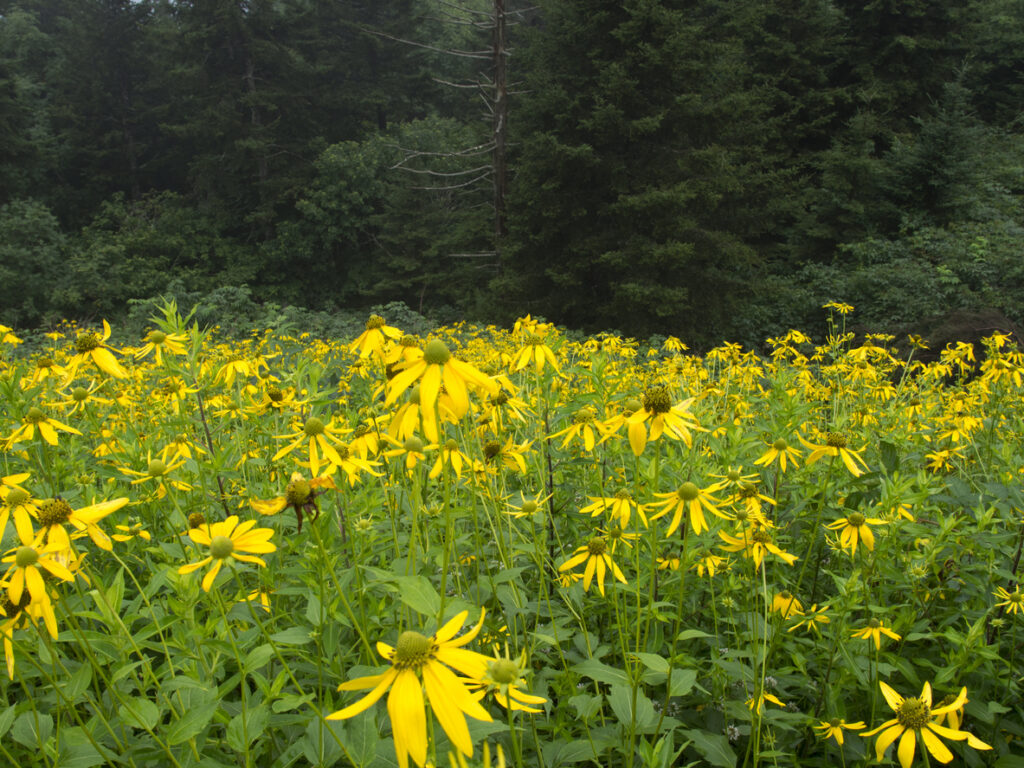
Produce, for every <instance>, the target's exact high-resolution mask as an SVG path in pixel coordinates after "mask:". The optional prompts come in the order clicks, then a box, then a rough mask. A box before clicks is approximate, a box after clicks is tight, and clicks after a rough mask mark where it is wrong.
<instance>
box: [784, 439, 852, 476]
mask: <svg viewBox="0 0 1024 768" xmlns="http://www.w3.org/2000/svg"><path fill="white" fill-rule="evenodd" d="M798 437H799V438H800V442H801V443H803V444H804V447H805V448H807V449H808V450H810V454H808V456H807V466H810V465H811V464H813V463H814V462H816V461H817V460H818V459H820V458H821V457H822V456H832V457H833V458H837V457H838V458H839V459H841V460H842V462H843V466H845V467H846V468H847V470H849V472H850V474H851V475H853V476H854V477H860V476H861V475H863V474H864V472H865V471H866V470H867V468H868V465H867V464H866V463H865V462H864V459H863V458H861V455H860V453H861V451H863V450H864V449H863V448H862V449H861V451H854V450H852V449H850V448H847V439H846V435H844V434H843V433H842V432H828V433H826V434H825V442H824V444H822V445H816V444H815V443H811V442H808V441H807V440H805V439H804V438H803V437H802V436H800V435H798Z"/></svg>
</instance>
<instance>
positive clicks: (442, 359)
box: [423, 339, 452, 365]
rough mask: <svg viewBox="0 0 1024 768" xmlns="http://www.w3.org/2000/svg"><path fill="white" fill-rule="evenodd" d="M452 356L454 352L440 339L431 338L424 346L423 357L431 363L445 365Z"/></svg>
mask: <svg viewBox="0 0 1024 768" xmlns="http://www.w3.org/2000/svg"><path fill="white" fill-rule="evenodd" d="M451 357H452V353H451V352H450V351H449V350H448V347H447V346H446V345H445V343H444V342H443V341H441V340H440V339H431V340H430V341H428V342H427V346H425V347H424V348H423V359H424V360H426V361H427V363H429V364H430V365H444V364H445V363H447V362H448V361H449V360H451Z"/></svg>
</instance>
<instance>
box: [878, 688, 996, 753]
mask: <svg viewBox="0 0 1024 768" xmlns="http://www.w3.org/2000/svg"><path fill="white" fill-rule="evenodd" d="M878 686H879V687H880V688H881V689H882V695H883V696H884V697H885V702H886V703H887V704H888V705H889V708H890V709H892V711H893V712H895V713H896V717H894V718H893V719H892V720H887V721H886V722H884V723H882V724H881V725H880V726H878V727H877V728H875V729H874V730H871V731H867V732H866V733H862V734H861V736H864V737H869V736H874V735H875V734H876V733H879V734H881V735H879V737H878V740H877V741H875V757H876V758H877V760H878V762H882V758H883V757H884V756H885V753H886V750H888V749H889V747H890V746H892V744H893V742H895V741H896V739H899V740H900V743H899V747H897V750H896V754H897V756H898V757H899V761H900V765H901V766H902V768H910V765H911V763H913V762H914V751H915V750H916V748H917V740H918V738H919V737H920V739H921V741H923V742H924V746H925V747H927V748H928V752H930V753H931V755H932V757H934V758H935V759H936V760H938V761H939V762H940V763H948V762H950V761H952V759H953V753H952V752H950V751H949V748H948V747H947V746H946V745H945V744H943V743H942V739H940V738H939V737H940V736H941V737H942V738H944V739H950V740H952V741H966V742H967V744H968V746H971V747H973V748H974V749H992V747H990V746H989V745H988V744H986V743H985V742H983V741H982V740H981V739H979V738H977V737H976V736H974V735H973V734H970V733H968V732H967V731H961V730H958V729H954V728H947V727H946V726H944V725H939V723H938V718H940V717H942V716H943V715H945V714H946V713H947V712H950V711H952V710H958V709H960V708H961V707H963V705H964V704H966V703H967V689H966V688H962V689H961V690H960V694H959V695H958V696H957V697H956V698H955V699H954V700H953V701H952V702H951V703H949V704H946V705H945V706H940V707H932V686H931V684H930V683H927V682H926V683H925V684H924V688H922V689H921V695H920V696H919V697H917V698H910V699H905V698H903V697H902V696H900V695H899V694H898V693H896V691H894V690H893V689H892V688H890V687H889V686H888V685H886V684H885V683H882V682H879V683H878Z"/></svg>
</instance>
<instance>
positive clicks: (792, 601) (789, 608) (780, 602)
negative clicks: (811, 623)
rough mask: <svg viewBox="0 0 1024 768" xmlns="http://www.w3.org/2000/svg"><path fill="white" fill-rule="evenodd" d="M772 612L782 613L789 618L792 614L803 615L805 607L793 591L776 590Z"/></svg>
mask: <svg viewBox="0 0 1024 768" xmlns="http://www.w3.org/2000/svg"><path fill="white" fill-rule="evenodd" d="M771 612H772V613H781V614H782V618H784V619H788V618H790V617H792V616H800V615H802V614H803V612H804V607H803V605H801V603H800V601H799V600H797V599H796V597H794V596H793V594H792V593H791V592H789V591H788V590H782V591H781V592H776V593H775V596H774V597H773V598H772V605H771Z"/></svg>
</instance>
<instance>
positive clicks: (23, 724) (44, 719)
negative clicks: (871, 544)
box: [11, 712, 53, 749]
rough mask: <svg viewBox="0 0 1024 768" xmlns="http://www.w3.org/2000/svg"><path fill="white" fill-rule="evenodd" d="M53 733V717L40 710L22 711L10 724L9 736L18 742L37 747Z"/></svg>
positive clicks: (33, 747)
mask: <svg viewBox="0 0 1024 768" xmlns="http://www.w3.org/2000/svg"><path fill="white" fill-rule="evenodd" d="M52 734H53V718H52V717H50V716H49V715H46V714H43V713H42V712H39V713H36V712H22V713H21V715H19V716H18V719H17V720H15V721H14V725H12V726H11V738H12V739H14V740H15V741H16V742H18V743H19V744H23V745H24V746H26V747H29V748H32V749H39V748H40V747H42V746H43V744H45V743H46V740H47V739H49V738H50V736H51V735H52Z"/></svg>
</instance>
